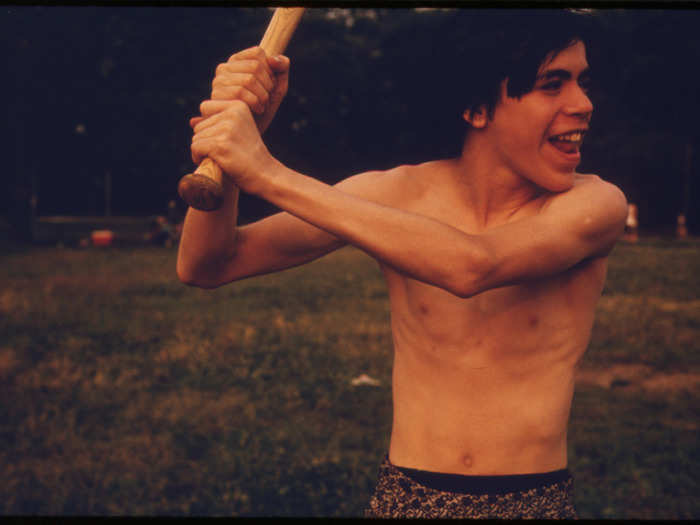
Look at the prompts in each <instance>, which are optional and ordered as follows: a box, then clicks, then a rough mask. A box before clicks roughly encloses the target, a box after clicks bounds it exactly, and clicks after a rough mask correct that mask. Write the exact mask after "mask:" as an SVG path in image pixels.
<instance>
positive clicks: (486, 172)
mask: <svg viewBox="0 0 700 525" xmlns="http://www.w3.org/2000/svg"><path fill="white" fill-rule="evenodd" d="M454 167H455V170H454V176H455V177H457V182H458V184H457V187H459V188H460V191H461V194H462V195H461V197H462V198H463V199H464V200H465V201H467V202H468V203H469V204H470V207H471V209H472V210H473V211H474V214H475V218H476V220H477V221H478V223H479V224H481V226H486V225H488V224H490V223H493V222H496V221H501V220H504V219H507V218H508V217H509V216H511V215H513V214H514V213H515V212H516V211H518V210H519V209H520V208H522V207H523V206H524V205H525V204H527V203H528V202H530V201H532V200H533V199H535V198H537V197H539V196H540V195H542V194H543V193H544V190H543V189H542V188H539V187H538V186H536V185H535V184H533V183H532V182H530V181H529V180H528V179H526V178H524V177H523V176H521V175H519V174H518V173H516V172H514V171H513V170H512V169H511V168H510V167H509V166H507V165H505V164H504V163H503V162H502V161H501V159H500V157H499V155H498V154H497V152H495V151H494V150H493V147H492V146H491V144H490V143H489V142H488V141H486V140H483V139H482V137H481V135H480V134H478V133H472V134H470V135H469V136H468V137H467V138H466V139H465V141H464V146H463V148H462V154H461V156H460V157H459V158H457V159H455V166H454Z"/></svg>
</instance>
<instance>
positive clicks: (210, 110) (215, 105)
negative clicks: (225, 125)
mask: <svg viewBox="0 0 700 525" xmlns="http://www.w3.org/2000/svg"><path fill="white" fill-rule="evenodd" d="M239 102H241V100H240V99H238V98H237V99H235V100H205V101H204V102H202V103H201V104H200V105H199V112H200V113H201V115H202V117H203V118H209V117H212V116H214V115H216V114H217V113H222V112H224V111H226V110H227V109H229V108H231V107H232V106H235V105H236V104H238V103H239Z"/></svg>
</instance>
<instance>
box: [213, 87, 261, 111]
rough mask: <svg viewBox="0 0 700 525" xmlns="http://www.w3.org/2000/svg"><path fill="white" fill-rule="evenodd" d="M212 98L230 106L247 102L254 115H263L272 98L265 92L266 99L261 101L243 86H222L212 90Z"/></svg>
mask: <svg viewBox="0 0 700 525" xmlns="http://www.w3.org/2000/svg"><path fill="white" fill-rule="evenodd" d="M211 98H212V100H217V101H220V102H224V103H228V104H230V103H231V102H236V101H239V102H245V103H246V105H247V106H248V107H249V108H250V109H251V111H253V112H254V113H263V112H264V111H265V107H266V104H267V101H268V100H269V98H270V97H269V95H268V94H267V92H264V97H263V98H262V99H261V98H260V97H258V95H256V94H255V93H253V92H252V91H249V90H247V89H245V88H244V87H241V86H220V87H216V88H214V89H213V90H212V92H211Z"/></svg>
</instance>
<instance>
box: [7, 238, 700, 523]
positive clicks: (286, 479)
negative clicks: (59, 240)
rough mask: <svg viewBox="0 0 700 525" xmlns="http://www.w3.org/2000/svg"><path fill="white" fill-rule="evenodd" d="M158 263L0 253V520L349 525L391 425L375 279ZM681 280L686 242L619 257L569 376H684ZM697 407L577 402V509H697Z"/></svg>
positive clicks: (662, 398) (337, 265) (142, 252)
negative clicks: (646, 372) (260, 520)
mask: <svg viewBox="0 0 700 525" xmlns="http://www.w3.org/2000/svg"><path fill="white" fill-rule="evenodd" d="M175 258H176V254H175V250H174V249H158V248H134V249H120V250H117V249H107V250H85V251H78V250H67V249H63V250H61V249H54V248H35V249H25V250H13V251H12V252H11V253H10V254H8V255H5V256H3V257H2V258H0V283H1V284H0V334H2V337H1V338H0V395H1V399H2V401H1V402H0V471H1V472H2V473H3V483H1V484H0V514H23V515H24V514H43V515H46V514H50V515H59V514H60V515H64V514H83V515H95V514H108V515H137V514H138V515H191V514H199V515H238V516H248V515H255V516H260V515H263V516H357V515H361V513H362V510H363V508H364V507H365V505H366V503H367V501H368V499H369V496H370V493H371V491H372V489H373V486H374V482H375V480H376V469H377V466H378V463H379V461H380V460H381V457H382V456H383V454H385V452H386V450H387V445H388V436H389V430H390V423H391V389H390V379H391V334H390V330H389V309H388V302H387V295H386V290H385V286H384V284H383V281H382V278H381V275H380V272H379V271H378V268H377V265H376V264H375V263H374V262H373V261H372V260H371V259H369V258H367V257H366V256H364V255H363V254H362V253H360V252H358V251H356V250H353V249H345V250H341V251H340V252H337V253H335V254H332V255H330V256H328V257H326V258H324V259H321V260H319V261H317V262H315V263H313V264H311V265H307V266H305V267H301V268H296V269H292V270H289V271H287V272H283V273H280V274H274V275H268V276H264V277H258V278H255V279H250V280H246V281H242V282H240V283H236V284H235V285H232V286H227V287H224V288H221V289H217V290H212V291H204V290H199V289H193V288H188V287H185V286H184V285H182V284H180V283H179V282H178V281H177V279H176V277H175ZM699 270H700V245H699V244H697V243H684V244H678V243H673V242H665V241H661V240H650V241H644V242H641V243H639V244H637V245H622V244H621V245H619V246H618V247H617V248H616V249H615V251H614V252H613V255H612V257H611V263H610V270H609V279H608V284H607V286H606V291H605V293H604V297H603V298H602V299H601V303H600V306H599V311H598V317H597V322H596V325H595V328H594V333H593V340H592V342H591V347H590V349H589V351H588V353H587V355H586V357H585V358H584V362H583V366H584V367H608V366H611V365H614V364H620V363H627V364H643V365H646V366H648V367H651V368H653V370H655V371H658V372H659V373H667V374H670V373H674V372H685V373H687V372H689V371H690V372H700V362H699V357H698V356H699V354H700V352H698V349H699V344H698V343H697V340H698V337H699V336H700V308H699V307H698V306H699V305H700V303H699V302H698V297H700V295H699V294H698V291H700V271H699ZM362 373H367V374H369V375H371V376H373V377H377V378H379V379H380V381H381V385H380V386H379V387H368V386H364V387H353V386H351V385H350V381H351V379H352V378H353V377H356V376H357V375H359V374H362ZM696 393H697V391H695V392H694V393H690V392H688V391H687V390H672V391H669V392H664V391H653V392H646V391H643V390H635V389H629V388H612V389H604V388H598V387H593V386H585V385H582V386H580V387H579V388H578V390H577V394H576V396H575V399H574V407H573V411H572V421H571V427H570V433H569V436H570V437H569V441H570V447H569V448H570V468H571V470H572V471H573V472H574V475H575V479H576V487H577V505H578V509H579V513H580V515H581V517H584V518H594V517H605V518H607V517H614V518H671V519H672V518H697V517H700V504H699V503H698V498H697V496H696V494H698V493H699V492H700V483H698V481H697V476H696V475H695V473H696V472H697V470H698V468H699V467H700V458H699V454H698V447H697V437H696V436H697V421H698V402H697V396H696V395H695V394H696Z"/></svg>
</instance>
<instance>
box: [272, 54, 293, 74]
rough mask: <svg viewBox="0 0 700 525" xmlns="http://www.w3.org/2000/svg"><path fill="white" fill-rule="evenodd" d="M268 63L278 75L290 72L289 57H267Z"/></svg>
mask: <svg viewBox="0 0 700 525" xmlns="http://www.w3.org/2000/svg"><path fill="white" fill-rule="evenodd" d="M267 63H268V64H269V65H270V68H271V69H272V71H274V72H275V74H277V75H279V74H285V73H287V72H288V71H289V63H290V61H289V57H286V56H284V55H276V56H273V57H267Z"/></svg>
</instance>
